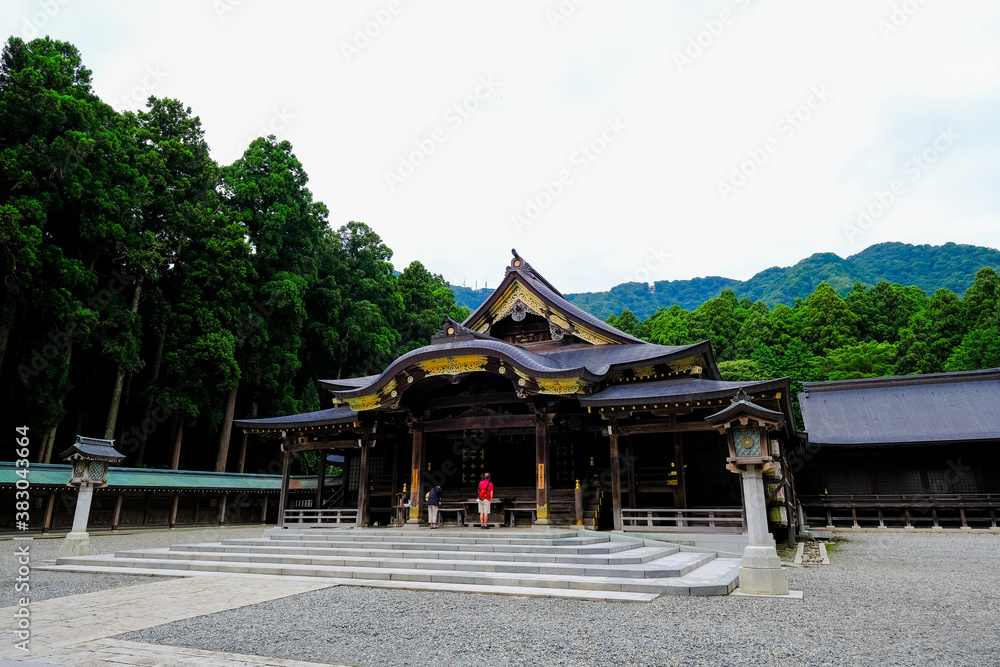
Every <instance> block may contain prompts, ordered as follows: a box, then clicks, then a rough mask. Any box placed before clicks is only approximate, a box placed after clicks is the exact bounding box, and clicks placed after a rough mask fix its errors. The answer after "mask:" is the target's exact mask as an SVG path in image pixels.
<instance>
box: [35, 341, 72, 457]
mask: <svg viewBox="0 0 1000 667" xmlns="http://www.w3.org/2000/svg"><path fill="white" fill-rule="evenodd" d="M72 356H73V341H70V342H69V344H68V345H67V346H66V365H67V366H69V360H70V359H71V358H72ZM58 428H59V424H58V423H56V424H55V425H53V426H52V429H51V430H50V431H49V432H48V434H47V435H46V436H45V439H44V440H42V450H41V451H40V452H39V453H38V462H39V463H48V462H50V461H51V460H52V449H53V447H54V444H55V441H56V429H58Z"/></svg>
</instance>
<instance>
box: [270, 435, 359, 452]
mask: <svg viewBox="0 0 1000 667" xmlns="http://www.w3.org/2000/svg"><path fill="white" fill-rule="evenodd" d="M334 448H347V449H357V448H358V439H357V438H353V439H351V440H317V441H316V442H294V441H293V442H290V443H288V444H287V445H286V446H285V450H286V451H289V452H310V451H316V450H317V449H334Z"/></svg>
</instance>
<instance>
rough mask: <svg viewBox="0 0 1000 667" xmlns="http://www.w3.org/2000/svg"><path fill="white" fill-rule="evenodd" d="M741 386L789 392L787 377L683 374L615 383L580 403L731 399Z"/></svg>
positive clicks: (600, 404)
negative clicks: (755, 378) (729, 377)
mask: <svg viewBox="0 0 1000 667" xmlns="http://www.w3.org/2000/svg"><path fill="white" fill-rule="evenodd" d="M740 387H742V388H744V389H746V391H747V393H749V394H754V393H757V392H763V391H783V392H786V393H787V391H788V379H787V378H782V379H779V380H767V381H765V382H736V381H727V380H707V379H703V378H694V377H680V378H677V379H674V380H655V381H653V382H628V383H624V384H616V385H613V386H611V387H608V388H606V389H602V390H601V391H599V392H596V393H594V394H591V395H590V396H586V397H581V398H580V405H583V406H590V407H595V408H596V407H604V406H618V405H625V404H627V403H638V402H643V403H647V404H648V403H667V402H680V401H697V400H711V399H716V398H731V397H732V396H733V395H734V394H735V393H736V392H737V391H738V390H739V389H740Z"/></svg>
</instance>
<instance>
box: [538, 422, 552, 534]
mask: <svg viewBox="0 0 1000 667" xmlns="http://www.w3.org/2000/svg"><path fill="white" fill-rule="evenodd" d="M549 476H550V471H549V415H547V414H545V413H543V412H539V413H536V414H535V478H536V479H535V482H536V483H535V487H536V491H535V505H536V507H537V514H536V519H535V523H537V524H541V525H543V526H546V525H548V524H550V523H552V520H551V517H550V516H549Z"/></svg>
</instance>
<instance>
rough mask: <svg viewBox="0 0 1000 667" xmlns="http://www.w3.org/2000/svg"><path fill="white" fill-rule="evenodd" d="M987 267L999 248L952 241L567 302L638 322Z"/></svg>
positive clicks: (875, 249) (959, 279)
mask: <svg viewBox="0 0 1000 667" xmlns="http://www.w3.org/2000/svg"><path fill="white" fill-rule="evenodd" d="M984 266H993V267H1000V250H995V249H993V248H984V247H981V246H972V245H958V244H955V243H946V244H945V245H942V246H932V245H910V244H908V243H879V244H877V245H873V246H870V247H868V248H866V249H864V250H862V251H861V252H859V253H858V254H856V255H851V256H850V257H848V258H847V259H843V258H841V257H839V256H838V255H835V254H833V253H817V254H815V255H813V256H811V257H808V258H806V259H804V260H802V261H800V262H798V263H797V264H795V265H794V266H786V267H778V266H775V267H772V268H770V269H766V270H764V271H761V272H760V273H758V274H756V275H754V276H753V277H752V278H750V279H749V280H746V281H740V280H734V279H732V278H722V277H718V276H709V277H706V278H692V279H690V280H661V281H658V282H656V283H654V287H653V290H652V291H651V290H650V288H649V286H648V285H646V284H644V283H622V284H620V285H616V286H614V287H612V288H611V289H610V290H608V291H607V292H581V293H577V294H567V295H566V297H567V298H568V299H569V300H570V301H572V302H573V303H574V304H576V305H577V306H579V307H580V308H583V309H584V310H586V311H587V312H590V313H593V314H594V315H596V316H598V317H601V318H605V317H608V316H609V315H612V314H617V313H621V312H622V311H623V310H625V309H626V308H628V309H629V310H631V311H632V312H633V313H635V315H636V316H637V317H639V318H645V317H649V316H650V315H652V314H653V313H655V312H656V310H657V309H658V308H661V307H662V308H669V307H671V306H673V305H678V306H680V307H681V308H686V309H689V310H690V309H694V308H697V307H698V306H700V305H701V304H703V303H704V302H706V301H708V300H709V299H712V298H714V297H717V296H719V294H721V293H722V290H726V289H731V290H733V292H734V293H735V294H736V296H738V297H740V298H744V297H745V298H748V299H750V300H751V301H763V302H764V303H765V304H767V305H768V306H776V305H777V304H779V303H783V304H785V305H789V306H790V305H792V304H793V303H795V299H798V298H802V299H804V298H806V297H807V296H809V294H810V293H811V292H812V291H813V290H815V289H816V287H817V286H818V285H819V284H820V283H821V282H825V283H827V284H828V285H830V286H831V287H833V289H834V290H836V292H837V293H838V294H840V295H841V296H843V295H845V294H847V292H848V291H850V289H851V287H852V286H853V285H854V283H855V282H858V281H860V282H863V283H865V284H867V285H874V284H875V283H877V282H879V281H881V280H885V281H888V282H890V283H899V284H901V285H915V286H917V287H919V288H920V289H922V290H924V291H925V292H927V293H928V294H930V293H933V292H934V291H935V290H937V289H938V288H942V287H943V288H945V289H949V290H952V291H953V292H958V293H961V292H964V291H965V290H966V289H967V288H968V287H969V285H971V284H972V281H973V279H974V278H975V276H976V272H977V271H979V269H981V268H983V267H984ZM452 289H454V290H455V296H456V300H457V302H458V303H459V304H460V305H463V306H465V307H467V308H469V309H470V310H474V309H475V308H476V307H478V306H479V304H480V303H482V302H483V301H484V300H485V299H486V297H487V296H489V291H488V290H478V291H474V290H470V289H468V288H458V287H455V286H454V285H453V286H452Z"/></svg>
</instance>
